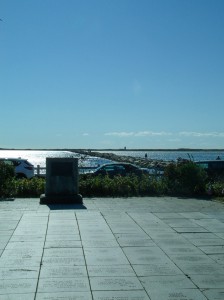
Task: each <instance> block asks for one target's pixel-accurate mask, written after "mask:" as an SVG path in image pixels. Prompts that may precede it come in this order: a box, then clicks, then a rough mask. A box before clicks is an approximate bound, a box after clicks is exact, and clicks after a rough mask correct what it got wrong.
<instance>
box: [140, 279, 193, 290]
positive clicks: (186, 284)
mask: <svg viewBox="0 0 224 300" xmlns="http://www.w3.org/2000/svg"><path fill="white" fill-rule="evenodd" d="M139 279H140V281H141V283H142V285H143V287H144V288H145V289H146V291H147V292H148V291H166V290H169V289H170V287H172V289H173V290H175V289H195V288H196V286H195V285H194V284H193V282H192V281H191V280H190V279H188V278H187V277H186V276H185V275H172V276H171V275H169V276H148V277H139Z"/></svg>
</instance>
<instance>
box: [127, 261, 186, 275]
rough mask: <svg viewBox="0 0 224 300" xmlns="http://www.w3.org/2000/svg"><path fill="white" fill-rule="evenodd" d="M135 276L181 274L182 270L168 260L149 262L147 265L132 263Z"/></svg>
mask: <svg viewBox="0 0 224 300" xmlns="http://www.w3.org/2000/svg"><path fill="white" fill-rule="evenodd" d="M132 267H133V269H134V270H135V272H136V274H137V276H153V275H183V272H182V271H181V270H180V269H179V268H178V267H177V266H176V265H175V264H174V263H173V262H172V261H170V260H166V261H164V262H159V261H158V262H156V263H155V262H153V261H152V262H150V263H149V264H147V265H132Z"/></svg>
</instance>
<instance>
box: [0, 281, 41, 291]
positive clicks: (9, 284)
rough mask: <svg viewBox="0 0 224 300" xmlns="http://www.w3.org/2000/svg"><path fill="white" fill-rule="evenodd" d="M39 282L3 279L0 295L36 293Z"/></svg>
mask: <svg viewBox="0 0 224 300" xmlns="http://www.w3.org/2000/svg"><path fill="white" fill-rule="evenodd" d="M36 285H37V281H36V280H33V279H19V278H17V279H10V280H8V279H3V280H1V281H0V295H5V294H27V293H35V291H36Z"/></svg>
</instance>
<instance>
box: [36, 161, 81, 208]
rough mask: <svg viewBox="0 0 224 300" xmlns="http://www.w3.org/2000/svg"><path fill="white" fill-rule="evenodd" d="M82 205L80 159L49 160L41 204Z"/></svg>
mask: <svg viewBox="0 0 224 300" xmlns="http://www.w3.org/2000/svg"><path fill="white" fill-rule="evenodd" d="M67 203H68V204H71V203H72V204H82V196H81V195H79V194H78V159H77V158H47V159H46V188H45V194H43V195H41V196H40V204H67Z"/></svg>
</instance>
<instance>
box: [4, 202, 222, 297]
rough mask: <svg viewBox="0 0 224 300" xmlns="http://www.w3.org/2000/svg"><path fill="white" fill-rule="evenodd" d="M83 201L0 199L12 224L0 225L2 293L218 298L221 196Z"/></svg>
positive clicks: (51, 295)
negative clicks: (217, 198)
mask: <svg viewBox="0 0 224 300" xmlns="http://www.w3.org/2000/svg"><path fill="white" fill-rule="evenodd" d="M84 204H85V206H86V208H87V209H85V210H76V209H75V208H74V207H72V206H69V207H68V206H65V205H60V206H54V205H53V206H51V207H48V206H47V205H46V206H45V205H39V199H15V201H11V202H10V203H8V202H7V204H6V203H1V202H0V224H3V225H4V224H5V223H7V221H9V222H8V224H9V225H10V226H12V228H14V226H15V228H14V229H10V226H9V227H7V226H6V227H4V228H5V229H8V230H1V226H0V281H1V284H2V282H4V285H2V288H1V290H0V299H1V300H2V299H3V300H4V299H7V300H9V299H12V300H14V299H25V300H26V299H29V300H34V299H35V300H37V299H39V300H40V299H48V300H49V299H56V300H58V299H66V300H67V299H72V300H73V299H76V300H77V299H79V300H90V299H91V300H96V299H97V300H99V299H100V300H108V299H111V300H112V299H113V300H115V299H116V300H118V299H119V300H127V299H128V300H129V299H130V300H139V299H140V300H149V299H150V300H158V299H159V300H192V299H193V300H196V299H197V300H204V299H206V297H207V299H209V300H211V299H212V300H214V299H216V298H217V299H219V300H221V299H223V297H222V296H223V288H221V287H222V284H223V277H222V276H224V273H223V270H224V253H223V246H224V242H223V241H224V234H223V232H222V231H221V230H222V229H223V224H224V205H223V204H221V203H217V202H213V201H207V200H206V201H203V200H198V199H179V198H172V197H159V198H157V197H145V198H125V199H124V198H122V199H121V198H120V199H119V198H113V199H112V198H111V199H109V198H107V199H105V198H94V199H84ZM1 217H3V218H1ZM2 221H3V222H2ZM11 221H12V222H11ZM199 231H200V232H199ZM201 231H203V232H201ZM1 247H2V249H1ZM1 252H2V253H1ZM199 253H200V254H199ZM42 255H43V256H42ZM206 276H207V277H206ZM209 276H210V277H209ZM211 278H213V280H215V279H216V278H218V280H217V283H216V285H215V284H214V283H212V281H211V280H210V279H211ZM83 279H84V280H83ZM192 280H193V281H192ZM31 281H32V282H31ZM209 281H211V282H210V283H209ZM89 282H91V284H92V286H93V288H92V286H91V285H89ZM38 283H39V285H38ZM198 284H199V285H198ZM37 285H38V290H37V293H36V294H35V291H36V287H37ZM143 285H144V288H145V290H144V288H143ZM42 286H44V290H42ZM200 286H201V287H202V288H201V289H202V290H200ZM204 286H205V287H204ZM10 287H13V289H11V288H10ZM130 288H131V289H132V288H134V290H130ZM136 288H137V289H136ZM77 289H78V290H79V291H77ZM95 289H100V290H95ZM103 289H104V290H103ZM125 289H126V290H125ZM202 291H203V292H204V293H203V294H202ZM24 294H25V296H24ZM17 295H23V297H22V298H21V297H20V296H17ZM27 295H28V297H26V296H27ZM215 297H216V298H215Z"/></svg>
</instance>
